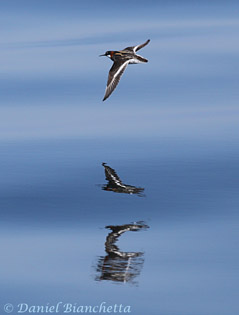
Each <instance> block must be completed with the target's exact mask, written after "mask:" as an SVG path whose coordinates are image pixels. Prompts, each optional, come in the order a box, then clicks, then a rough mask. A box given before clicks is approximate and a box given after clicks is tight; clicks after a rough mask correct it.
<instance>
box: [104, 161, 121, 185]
mask: <svg viewBox="0 0 239 315" xmlns="http://www.w3.org/2000/svg"><path fill="white" fill-rule="evenodd" d="M102 165H103V166H104V168H105V178H106V180H108V181H109V182H110V183H111V184H113V185H116V186H120V187H125V185H124V184H123V183H122V181H121V179H120V178H119V176H118V175H117V173H116V171H115V170H114V169H113V168H111V167H109V166H108V165H106V163H102Z"/></svg>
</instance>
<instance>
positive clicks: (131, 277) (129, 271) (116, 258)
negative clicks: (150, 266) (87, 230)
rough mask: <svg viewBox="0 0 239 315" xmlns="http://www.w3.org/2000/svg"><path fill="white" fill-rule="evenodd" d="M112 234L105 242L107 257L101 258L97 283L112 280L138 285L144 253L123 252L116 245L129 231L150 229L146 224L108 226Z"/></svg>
mask: <svg viewBox="0 0 239 315" xmlns="http://www.w3.org/2000/svg"><path fill="white" fill-rule="evenodd" d="M106 228H107V229H110V230H111V231H112V232H110V233H109V234H108V236H107V237H106V242H105V251H106V253H107V255H106V256H101V257H100V258H99V260H98V264H97V267H96V272H97V276H96V278H95V280H96V281H102V280H110V281H114V282H117V283H126V282H128V283H131V284H133V285H136V284H137V281H136V280H135V279H136V278H137V277H138V276H139V275H140V272H141V269H142V267H143V263H144V258H143V255H144V253H143V252H122V251H120V249H119V247H118V246H117V245H115V243H116V242H117V241H118V238H119V236H120V235H122V234H123V233H125V232H127V231H134V232H135V231H139V230H145V229H147V228H149V226H148V225H146V224H145V223H144V222H136V223H132V224H124V225H109V226H106Z"/></svg>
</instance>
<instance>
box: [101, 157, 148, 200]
mask: <svg viewBox="0 0 239 315" xmlns="http://www.w3.org/2000/svg"><path fill="white" fill-rule="evenodd" d="M102 165H103V166H104V168H105V179H106V180H107V181H108V184H107V185H104V186H103V187H102V189H103V190H110V191H114V192H117V193H125V194H137V195H138V196H141V197H143V196H144V195H143V194H142V192H143V191H144V188H141V187H135V186H131V185H126V184H124V183H122V181H121V179H120V178H119V176H118V175H117V173H116V171H115V170H114V169H113V168H111V167H109V166H107V165H106V163H102Z"/></svg>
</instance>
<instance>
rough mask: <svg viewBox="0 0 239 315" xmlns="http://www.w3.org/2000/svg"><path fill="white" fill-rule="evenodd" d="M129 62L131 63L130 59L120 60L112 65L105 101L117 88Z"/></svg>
mask: <svg viewBox="0 0 239 315" xmlns="http://www.w3.org/2000/svg"><path fill="white" fill-rule="evenodd" d="M128 63H129V60H126V61H125V60H124V61H120V60H119V61H115V62H114V63H113V66H112V67H111V69H110V72H109V76H108V81H107V86H106V90H105V96H104V98H103V101H105V100H106V99H107V98H108V97H109V96H110V94H111V93H112V92H113V91H114V89H115V88H116V86H117V84H118V83H119V81H120V78H121V76H122V74H123V72H124V70H125V69H126V67H127V66H128Z"/></svg>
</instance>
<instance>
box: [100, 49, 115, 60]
mask: <svg viewBox="0 0 239 315" xmlns="http://www.w3.org/2000/svg"><path fill="white" fill-rule="evenodd" d="M111 54H112V53H111V51H109V50H108V51H106V52H105V53H104V54H103V55H100V56H99V57H101V56H106V57H109V58H111Z"/></svg>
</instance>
